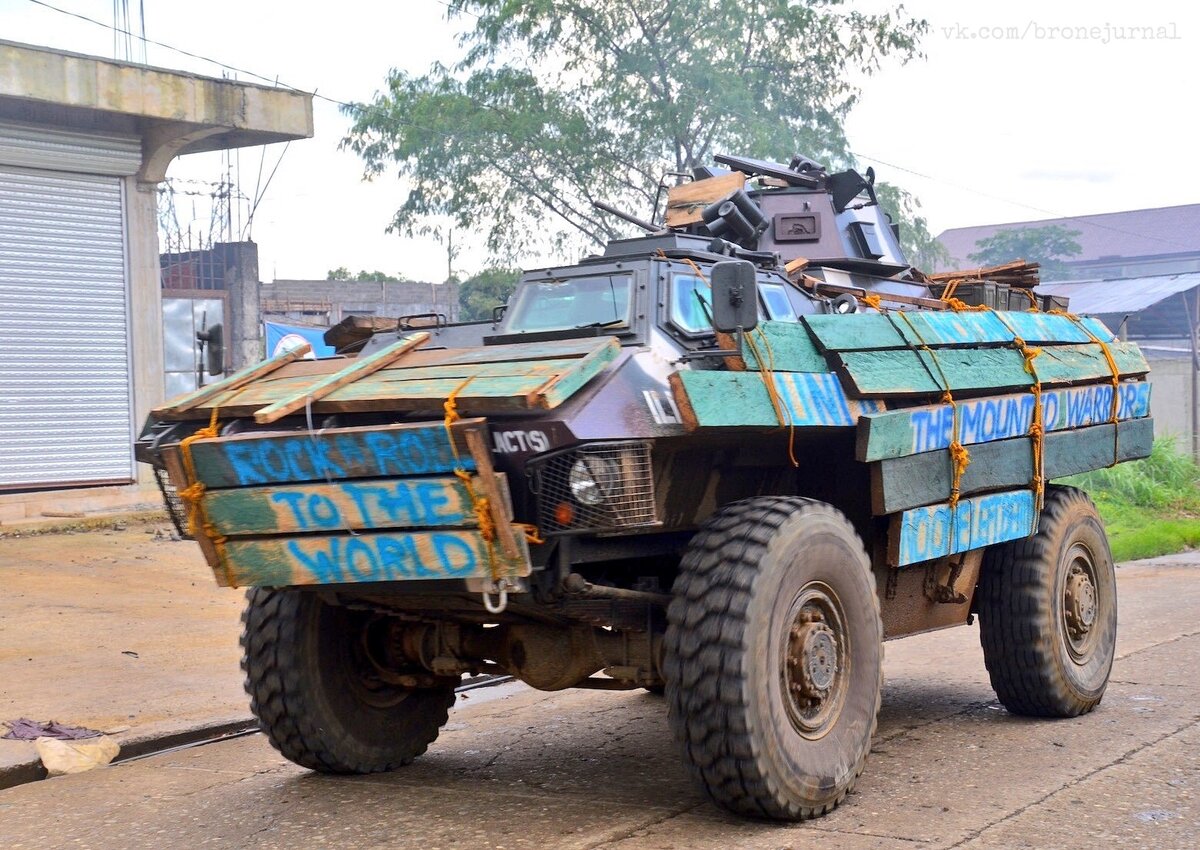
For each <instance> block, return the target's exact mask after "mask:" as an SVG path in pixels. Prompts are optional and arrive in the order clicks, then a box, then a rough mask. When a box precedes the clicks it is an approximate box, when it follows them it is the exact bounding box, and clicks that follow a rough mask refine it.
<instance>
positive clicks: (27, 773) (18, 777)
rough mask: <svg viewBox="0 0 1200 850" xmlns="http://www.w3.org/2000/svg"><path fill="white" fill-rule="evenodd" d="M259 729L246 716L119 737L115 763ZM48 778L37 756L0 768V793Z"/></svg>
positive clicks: (252, 719) (254, 722) (252, 720)
mask: <svg viewBox="0 0 1200 850" xmlns="http://www.w3.org/2000/svg"><path fill="white" fill-rule="evenodd" d="M257 729H258V723H257V721H255V720H254V718H252V717H243V718H238V719H236V720H220V721H215V722H212V723H204V724H201V725H199V726H192V727H188V728H186V729H174V730H166V731H162V732H149V733H145V734H141V735H139V734H133V735H131V736H130V737H128V738H124V739H121V738H117V743H119V744H120V745H121V753H120V755H118V756H117V757H116V759H114V760H113V764H114V765H116V764H121V763H122V762H126V761H131V760H133V759H136V758H141V757H142V756H146V755H151V754H153V753H156V752H160V751H162V750H169V749H172V748H175V747H184V746H188V745H189V744H197V743H200V742H202V741H207V740H209V739H220V738H222V737H223V736H226V735H235V734H238V733H240V732H248V731H254V730H257ZM114 737H115V736H114ZM46 778H47V775H46V768H44V767H43V766H42V762H41V760H40V759H38V758H36V757H35V758H33V759H30V760H27V761H22V762H17V763H15V764H6V765H0V791H3V790H5V789H8V788H15V787H17V786H18V785H25V784H27V783H29V782H38V781H40V780H42V779H46Z"/></svg>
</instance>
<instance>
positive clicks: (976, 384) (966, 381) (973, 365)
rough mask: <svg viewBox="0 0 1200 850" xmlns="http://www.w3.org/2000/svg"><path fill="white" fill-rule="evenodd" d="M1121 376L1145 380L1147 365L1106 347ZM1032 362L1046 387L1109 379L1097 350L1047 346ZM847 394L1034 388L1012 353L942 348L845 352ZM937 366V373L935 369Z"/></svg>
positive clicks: (1130, 352)
mask: <svg viewBox="0 0 1200 850" xmlns="http://www.w3.org/2000/svg"><path fill="white" fill-rule="evenodd" d="M1109 348H1110V350H1111V351H1112V354H1113V357H1114V360H1115V361H1116V363H1117V368H1118V371H1119V372H1120V375H1121V376H1122V377H1131V376H1135V375H1144V374H1145V373H1146V372H1148V371H1150V367H1149V365H1148V364H1147V363H1146V360H1145V358H1144V357H1142V354H1141V352H1140V351H1139V350H1138V347H1137V345H1136V344H1135V343H1129V342H1116V343H1112V344H1111V345H1110V346H1109ZM1041 351H1042V353H1041V355H1039V356H1038V357H1037V359H1036V360H1035V361H1034V366H1035V368H1036V369H1037V374H1038V377H1039V379H1040V380H1041V382H1042V384H1043V385H1044V386H1046V385H1057V384H1069V383H1081V382H1089V381H1098V380H1101V379H1103V378H1107V377H1108V376H1109V375H1111V374H1112V373H1111V372H1110V371H1109V366H1108V361H1107V360H1106V359H1105V357H1104V354H1103V352H1102V351H1101V350H1100V346H1098V345H1095V344H1087V345H1056V346H1045V347H1042V349H1041ZM834 359H835V360H836V361H837V363H838V372H839V374H840V375H842V376H843V377H844V378H845V381H844V382H843V383H844V384H845V386H846V389H847V392H849V393H851V394H852V395H855V396H857V397H862V398H872V397H875V398H878V397H888V396H919V395H936V394H937V393H940V392H941V391H942V390H943V388H944V387H943V384H942V381H943V376H944V380H945V381H946V382H947V383H948V384H949V388H950V389H951V390H952V391H954V392H979V391H983V390H1004V389H1013V388H1018V387H1029V386H1032V385H1033V378H1032V377H1031V376H1030V374H1029V373H1028V372H1027V371H1026V370H1025V359H1024V357H1023V356H1022V355H1021V352H1020V351H1018V350H1016V349H1015V348H946V349H940V350H938V351H937V352H936V353H933V352H929V351H847V352H841V353H839V354H836V355H835V356H834ZM939 366H940V370H939V368H938V367H939Z"/></svg>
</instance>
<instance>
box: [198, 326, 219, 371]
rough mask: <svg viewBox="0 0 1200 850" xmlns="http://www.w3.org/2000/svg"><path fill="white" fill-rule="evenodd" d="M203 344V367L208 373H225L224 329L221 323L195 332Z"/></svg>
mask: <svg viewBox="0 0 1200 850" xmlns="http://www.w3.org/2000/svg"><path fill="white" fill-rule="evenodd" d="M196 339H198V340H199V341H200V343H201V345H203V346H204V368H205V371H207V372H208V374H210V375H223V374H225V329H224V328H222V327H221V323H220V322H218V323H217V324H215V325H213V326H212V327H211V328H209V329H208V330H205V331H200V332H198V333H197V334H196Z"/></svg>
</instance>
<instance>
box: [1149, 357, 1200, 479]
mask: <svg viewBox="0 0 1200 850" xmlns="http://www.w3.org/2000/svg"><path fill="white" fill-rule="evenodd" d="M1150 369H1151V371H1150V383H1151V385H1152V386H1153V390H1151V395H1150V412H1151V415H1152V416H1153V417H1154V433H1155V435H1156V436H1165V435H1168V434H1169V435H1171V436H1174V437H1176V438H1177V443H1178V445H1179V448H1180V449H1182V450H1184V451H1189V450H1190V451H1194V448H1193V445H1192V434H1193V432H1194V431H1195V423H1196V421H1197V420H1196V419H1195V418H1194V417H1195V415H1196V413H1197V407H1196V402H1197V399H1196V398H1195V397H1194V396H1193V394H1192V361H1191V359H1190V358H1186V357H1183V358H1171V359H1165V360H1159V359H1154V360H1151V361H1150ZM1197 460H1200V455H1198V456H1197Z"/></svg>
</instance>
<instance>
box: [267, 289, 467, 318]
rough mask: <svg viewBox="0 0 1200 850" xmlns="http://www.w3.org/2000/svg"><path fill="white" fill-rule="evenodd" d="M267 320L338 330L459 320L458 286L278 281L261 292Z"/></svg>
mask: <svg viewBox="0 0 1200 850" xmlns="http://www.w3.org/2000/svg"><path fill="white" fill-rule="evenodd" d="M261 293H262V302H263V313H264V316H265V318H270V317H271V316H276V317H279V318H283V317H285V316H286V317H287V318H290V319H293V320H296V321H308V322H314V323H322V324H329V325H336V324H337V323H338V322H340V321H341V320H342V319H344V318H345V317H346V316H351V315H357V316H388V317H394V316H405V315H412V314H415V313H442V314H444V315H445V316H446V317H447V318H448V319H449V321H451V322H455V321H458V284H456V283H450V284H431V283H418V282H409V281H406V282H403V283H383V282H379V281H365V280H363V281H359V280H275V281H271V282H269V283H267V282H264V283H263V285H262V288H261Z"/></svg>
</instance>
